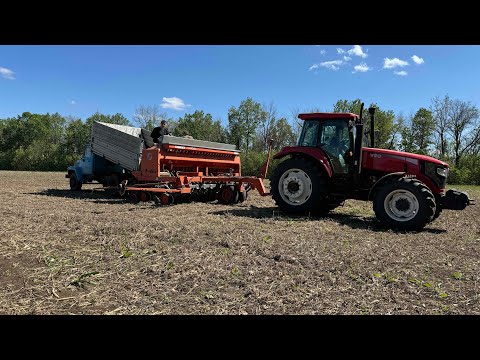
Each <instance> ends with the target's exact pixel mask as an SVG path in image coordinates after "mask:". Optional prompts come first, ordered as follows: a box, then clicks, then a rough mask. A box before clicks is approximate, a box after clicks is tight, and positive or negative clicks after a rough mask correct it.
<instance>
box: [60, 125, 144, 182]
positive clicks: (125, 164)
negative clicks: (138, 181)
mask: <svg viewBox="0 0 480 360" xmlns="http://www.w3.org/2000/svg"><path fill="white" fill-rule="evenodd" d="M152 145H153V140H152V138H151V137H150V133H149V132H147V131H146V130H144V129H141V128H137V127H132V126H124V125H116V124H107V123H102V122H94V123H93V126H92V137H91V142H90V144H88V145H87V146H86V148H85V152H84V154H83V156H82V158H81V159H80V160H77V161H75V164H74V165H72V166H69V167H68V168H67V174H66V175H65V177H66V178H69V179H70V189H71V190H74V191H78V190H80V189H81V188H82V185H83V184H87V183H93V182H98V183H100V184H102V185H103V186H104V187H114V186H118V185H119V184H120V183H121V182H122V181H123V180H125V179H127V180H128V179H130V178H131V177H132V175H131V172H132V171H134V170H138V167H139V165H140V159H141V153H142V150H143V149H144V148H146V147H150V146H152Z"/></svg>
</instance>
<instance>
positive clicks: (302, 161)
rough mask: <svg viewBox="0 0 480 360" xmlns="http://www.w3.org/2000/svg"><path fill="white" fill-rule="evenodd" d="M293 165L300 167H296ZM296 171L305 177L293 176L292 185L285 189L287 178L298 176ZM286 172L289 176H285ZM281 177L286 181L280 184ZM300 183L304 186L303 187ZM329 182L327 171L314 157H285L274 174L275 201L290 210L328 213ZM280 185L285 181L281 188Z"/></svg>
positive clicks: (302, 212) (272, 181)
mask: <svg viewBox="0 0 480 360" xmlns="http://www.w3.org/2000/svg"><path fill="white" fill-rule="evenodd" d="M293 169H297V170H299V171H294V170H293ZM295 173H297V174H299V175H301V177H303V178H304V179H303V180H302V179H301V177H300V180H298V179H297V180H292V181H291V182H290V183H289V184H288V185H287V186H288V189H287V190H285V187H284V185H283V181H285V180H287V179H288V178H290V177H291V176H295V175H294V174H295ZM284 176H286V178H285V179H283V180H282V177H284ZM281 180H282V184H280V181H281ZM300 183H301V184H302V186H303V189H302V188H299V184H300ZM326 183H327V181H326V178H325V176H324V174H323V172H322V171H321V170H320V168H319V167H318V166H317V164H315V163H314V162H313V161H312V160H310V159H306V158H291V159H287V160H285V161H283V162H282V163H280V164H279V165H278V166H277V167H276V168H275V170H274V172H273V174H272V176H271V178H270V191H271V193H272V197H273V200H275V203H276V204H277V205H278V207H279V208H280V209H281V210H282V212H284V213H286V214H305V213H314V214H324V213H326V212H328V211H329V207H328V205H327V202H326V198H327V194H328V190H327V187H326ZM291 184H293V185H292V189H290V186H291ZM280 185H282V188H281V189H280ZM290 191H292V192H290ZM287 192H288V194H287ZM289 194H290V195H296V196H297V197H296V198H294V197H293V196H289ZM298 194H300V195H298ZM297 199H299V200H297Z"/></svg>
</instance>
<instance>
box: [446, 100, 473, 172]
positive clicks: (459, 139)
mask: <svg viewBox="0 0 480 360" xmlns="http://www.w3.org/2000/svg"><path fill="white" fill-rule="evenodd" d="M478 117H479V110H478V108H477V107H476V106H474V105H472V104H471V103H470V102H465V101H461V100H453V101H452V103H451V104H450V109H449V121H448V125H447V131H448V132H449V133H450V135H451V136H452V141H453V151H454V159H455V166H457V167H458V166H459V165H460V160H461V158H462V156H463V155H464V154H465V153H468V151H469V150H471V149H473V148H475V146H476V145H477V144H478V143H479V142H480V128H479V126H478Z"/></svg>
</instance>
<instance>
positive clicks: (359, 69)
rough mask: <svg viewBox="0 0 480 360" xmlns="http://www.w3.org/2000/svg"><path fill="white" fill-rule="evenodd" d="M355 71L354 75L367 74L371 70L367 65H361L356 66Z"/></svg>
mask: <svg viewBox="0 0 480 360" xmlns="http://www.w3.org/2000/svg"><path fill="white" fill-rule="evenodd" d="M354 69H355V71H353V73H356V72H367V71H368V70H371V69H370V68H369V67H368V65H367V64H365V63H361V64H359V65H356V66H355V67H354Z"/></svg>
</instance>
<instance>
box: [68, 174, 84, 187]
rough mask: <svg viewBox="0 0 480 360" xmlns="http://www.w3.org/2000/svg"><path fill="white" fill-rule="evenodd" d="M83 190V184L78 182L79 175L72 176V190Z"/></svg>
mask: <svg viewBox="0 0 480 360" xmlns="http://www.w3.org/2000/svg"><path fill="white" fill-rule="evenodd" d="M81 189H82V183H81V182H80V181H78V178H77V175H76V174H75V173H71V174H70V190H72V191H80V190H81Z"/></svg>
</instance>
